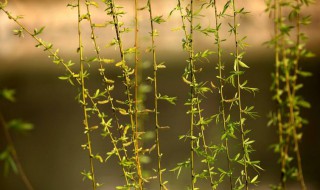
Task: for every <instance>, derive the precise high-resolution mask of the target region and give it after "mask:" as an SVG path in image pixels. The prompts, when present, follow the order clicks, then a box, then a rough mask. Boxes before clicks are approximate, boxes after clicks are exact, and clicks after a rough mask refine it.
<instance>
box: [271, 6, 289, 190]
mask: <svg viewBox="0 0 320 190" xmlns="http://www.w3.org/2000/svg"><path fill="white" fill-rule="evenodd" d="M279 1H280V0H274V12H273V13H274V16H273V17H274V34H275V63H276V67H275V79H274V80H275V86H276V90H275V92H276V102H277V104H278V107H277V112H276V114H277V125H278V136H279V146H280V161H281V175H280V184H281V188H282V190H285V189H286V185H285V160H286V157H285V150H284V144H283V143H284V141H283V123H282V114H281V104H282V100H281V97H280V96H281V93H280V74H279V70H280V64H281V62H280V56H279V54H280V47H279V41H280V36H279V30H280V29H279V25H280V24H281V22H282V21H281V19H282V18H281V7H280V2H279Z"/></svg>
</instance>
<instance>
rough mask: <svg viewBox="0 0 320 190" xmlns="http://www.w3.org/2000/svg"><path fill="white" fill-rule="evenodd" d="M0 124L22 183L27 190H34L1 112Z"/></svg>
mask: <svg viewBox="0 0 320 190" xmlns="http://www.w3.org/2000/svg"><path fill="white" fill-rule="evenodd" d="M0 124H1V126H2V128H3V132H4V135H5V140H6V141H7V146H8V148H9V151H10V154H11V156H12V158H13V160H14V163H15V164H16V166H17V169H18V172H19V175H20V177H21V180H22V181H23V183H24V185H25V186H26V188H27V189H28V190H34V188H33V186H32V184H31V183H30V180H29V178H28V176H27V175H26V173H25V171H24V169H23V167H22V164H21V162H20V159H19V156H18V153H17V151H16V148H15V146H14V143H13V140H12V137H11V135H10V132H9V128H8V125H7V123H6V121H5V120H4V118H3V115H2V114H1V113H0Z"/></svg>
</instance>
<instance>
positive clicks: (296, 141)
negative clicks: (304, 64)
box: [290, 0, 307, 190]
mask: <svg viewBox="0 0 320 190" xmlns="http://www.w3.org/2000/svg"><path fill="white" fill-rule="evenodd" d="M296 6H297V7H298V12H297V17H296V33H297V34H296V35H297V37H296V47H295V50H296V52H295V54H296V55H295V56H296V57H295V60H294V62H293V63H294V72H293V77H292V78H293V82H292V83H293V84H292V97H291V98H290V100H291V106H290V117H291V115H292V117H295V115H294V102H293V101H294V99H295V94H296V83H297V78H298V69H299V60H300V54H301V50H300V45H301V44H300V34H301V33H300V9H301V8H300V7H301V3H300V0H296ZM293 122H294V123H293V124H294V129H293V139H294V146H295V148H294V149H295V152H296V158H297V165H298V180H299V181H300V185H301V189H302V190H306V189H307V187H306V185H305V182H304V177H303V171H302V163H301V154H300V148H299V139H298V136H297V128H298V127H299V125H300V123H298V124H296V122H295V121H293Z"/></svg>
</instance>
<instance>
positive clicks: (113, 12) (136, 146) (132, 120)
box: [108, 0, 143, 190]
mask: <svg viewBox="0 0 320 190" xmlns="http://www.w3.org/2000/svg"><path fill="white" fill-rule="evenodd" d="M108 2H109V6H110V12H111V15H112V18H113V24H114V27H115V30H116V38H117V42H118V46H119V50H120V56H121V62H122V64H121V68H122V70H123V75H124V84H125V87H126V95H127V102H128V113H129V115H130V124H131V129H132V135H133V144H134V157H135V163H136V170H137V175H138V182H139V184H138V186H139V189H141V190H142V189H143V177H142V171H141V163H140V158H139V149H140V148H139V136H138V129H137V127H136V126H135V118H134V114H136V113H134V112H135V111H134V110H133V109H134V108H133V102H132V97H131V96H132V95H131V92H130V88H131V79H130V76H129V72H130V68H129V67H128V66H127V64H126V60H125V53H124V50H123V44H122V38H121V32H120V26H119V20H118V16H117V13H116V10H115V3H114V0H109V1H108ZM135 3H137V2H135ZM135 5H136V4H135ZM135 9H137V8H135ZM136 51H137V50H136ZM135 104H137V102H135Z"/></svg>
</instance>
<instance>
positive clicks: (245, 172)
mask: <svg viewBox="0 0 320 190" xmlns="http://www.w3.org/2000/svg"><path fill="white" fill-rule="evenodd" d="M232 6H233V26H234V40H235V51H236V54H235V56H236V57H235V58H236V70H237V72H239V71H240V66H239V44H238V24H237V10H236V5H235V0H232ZM237 91H238V104H239V105H238V106H239V124H240V130H241V141H242V148H243V152H244V156H243V166H244V174H243V175H244V179H245V183H244V184H245V189H246V190H249V184H248V183H249V182H248V171H247V165H248V163H247V154H248V151H247V147H246V145H245V134H244V121H243V119H244V117H243V116H242V101H241V83H240V74H239V73H238V75H237Z"/></svg>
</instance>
